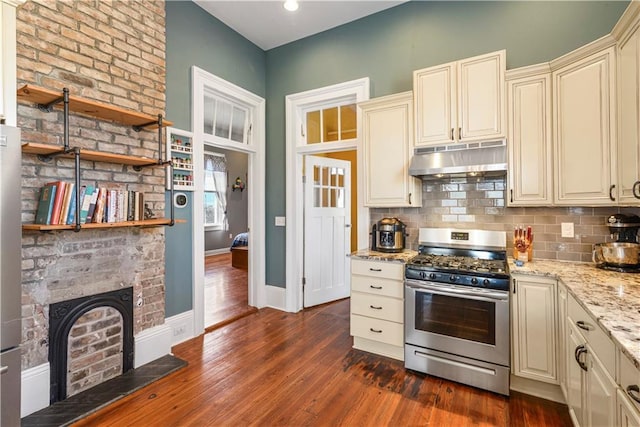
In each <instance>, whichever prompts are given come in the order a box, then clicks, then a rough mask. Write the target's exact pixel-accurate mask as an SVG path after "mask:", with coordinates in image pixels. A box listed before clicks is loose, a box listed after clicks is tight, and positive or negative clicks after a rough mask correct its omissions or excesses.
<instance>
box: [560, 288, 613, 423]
mask: <svg viewBox="0 0 640 427" xmlns="http://www.w3.org/2000/svg"><path fill="white" fill-rule="evenodd" d="M567 313H568V315H567V335H568V344H569V345H568V346H567V349H566V354H565V356H566V359H567V393H568V395H567V404H568V406H569V412H570V414H571V417H572V419H573V421H574V424H576V425H577V426H589V427H596V426H615V425H618V419H617V416H616V413H617V409H618V408H617V402H616V399H617V398H616V395H617V385H616V382H615V381H614V379H613V378H614V377H615V366H616V362H615V358H616V348H615V344H614V343H613V341H611V339H610V338H609V337H608V336H607V334H606V333H605V332H604V331H603V330H602V329H601V328H600V327H599V326H598V325H597V324H596V322H595V321H594V320H593V319H592V318H591V316H589V315H588V314H587V313H586V311H585V310H584V309H583V308H582V307H581V306H580V304H578V302H577V301H576V300H575V298H573V296H571V295H569V296H568V303H567Z"/></svg>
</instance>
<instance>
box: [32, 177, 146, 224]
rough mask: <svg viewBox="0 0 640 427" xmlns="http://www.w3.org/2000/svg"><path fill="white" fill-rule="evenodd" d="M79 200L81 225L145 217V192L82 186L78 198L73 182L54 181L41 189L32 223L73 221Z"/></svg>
mask: <svg viewBox="0 0 640 427" xmlns="http://www.w3.org/2000/svg"><path fill="white" fill-rule="evenodd" d="M78 202H79V204H80V224H88V223H102V222H108V223H115V222H125V221H139V220H142V219H144V194H143V193H142V192H140V191H127V190H111V189H108V188H103V187H94V186H92V185H83V186H82V187H80V197H79V199H78V200H76V192H75V184H74V183H70V182H64V181H56V182H49V183H47V184H45V185H44V186H43V187H42V189H41V190H40V199H39V201H38V210H37V211H36V220H35V223H36V224H46V225H57V224H62V225H64V224H66V225H72V224H75V223H76V203H78Z"/></svg>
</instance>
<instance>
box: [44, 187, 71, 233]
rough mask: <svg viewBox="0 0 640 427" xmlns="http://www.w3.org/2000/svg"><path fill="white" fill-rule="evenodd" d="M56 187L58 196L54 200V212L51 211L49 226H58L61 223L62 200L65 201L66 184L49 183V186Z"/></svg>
mask: <svg viewBox="0 0 640 427" xmlns="http://www.w3.org/2000/svg"><path fill="white" fill-rule="evenodd" d="M49 184H51V185H54V186H55V187H56V196H55V198H54V200H53V210H52V211H51V219H50V220H49V221H48V222H47V224H53V225H55V224H58V221H60V213H61V210H62V200H63V199H64V188H65V185H66V183H65V182H64V181H55V182H48V183H47V185H49Z"/></svg>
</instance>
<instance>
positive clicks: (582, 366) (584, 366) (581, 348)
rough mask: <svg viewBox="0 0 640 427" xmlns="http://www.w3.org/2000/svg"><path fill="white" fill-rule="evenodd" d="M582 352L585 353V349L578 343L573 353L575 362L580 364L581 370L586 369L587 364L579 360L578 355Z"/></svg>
mask: <svg viewBox="0 0 640 427" xmlns="http://www.w3.org/2000/svg"><path fill="white" fill-rule="evenodd" d="M582 353H587V349H586V348H585V346H583V345H579V346H577V347H576V351H575V352H574V354H573V355H574V357H575V358H576V362H578V365H579V366H580V368H582V370H583V371H586V370H587V365H586V364H585V363H584V362H582V361H581V360H580V356H581V355H582Z"/></svg>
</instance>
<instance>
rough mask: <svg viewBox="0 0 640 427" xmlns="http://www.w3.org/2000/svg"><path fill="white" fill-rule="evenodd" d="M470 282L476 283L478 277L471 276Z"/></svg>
mask: <svg viewBox="0 0 640 427" xmlns="http://www.w3.org/2000/svg"><path fill="white" fill-rule="evenodd" d="M471 284H472V285H477V284H478V279H477V278H476V277H472V278H471Z"/></svg>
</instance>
